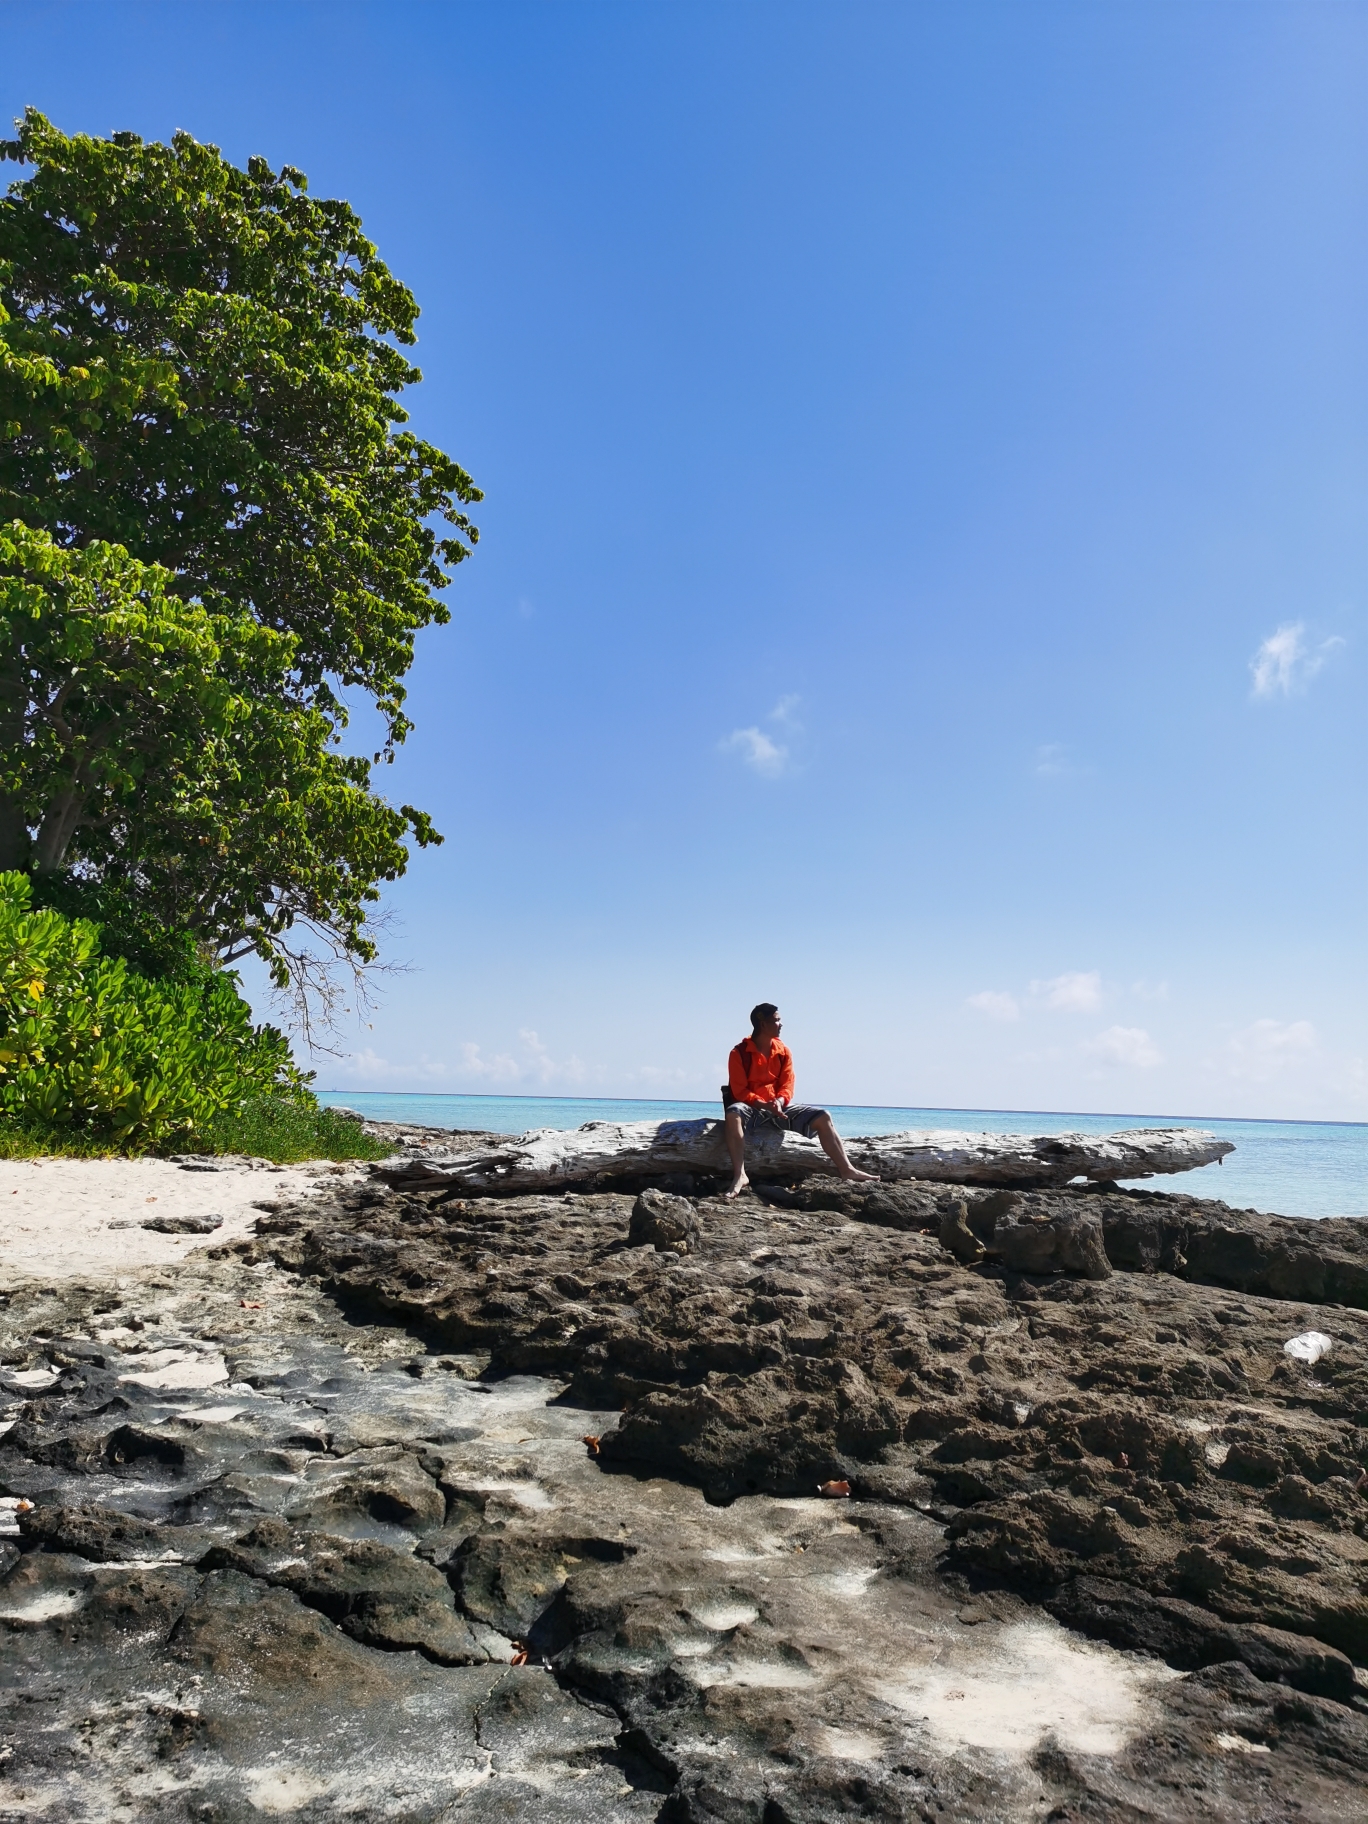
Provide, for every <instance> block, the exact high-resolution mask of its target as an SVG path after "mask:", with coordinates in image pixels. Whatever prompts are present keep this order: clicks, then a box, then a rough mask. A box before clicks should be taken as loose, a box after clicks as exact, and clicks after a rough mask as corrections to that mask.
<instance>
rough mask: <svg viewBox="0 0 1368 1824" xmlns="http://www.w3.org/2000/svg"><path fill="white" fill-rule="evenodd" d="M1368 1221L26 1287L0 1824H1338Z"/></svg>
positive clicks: (863, 1198)
mask: <svg viewBox="0 0 1368 1824" xmlns="http://www.w3.org/2000/svg"><path fill="white" fill-rule="evenodd" d="M681 1206H682V1207H681ZM1364 1226H1365V1225H1359V1224H1355V1223H1351V1222H1347V1221H1346V1222H1338V1223H1330V1222H1327V1223H1310V1222H1308V1223H1290V1222H1284V1221H1283V1219H1280V1218H1269V1217H1254V1216H1251V1215H1248V1214H1243V1213H1238V1212H1233V1211H1230V1210H1227V1209H1225V1207H1224V1206H1222V1205H1212V1204H1209V1203H1206V1204H1203V1203H1200V1202H1198V1201H1197V1200H1194V1199H1191V1198H1183V1197H1174V1196H1156V1195H1153V1194H1138V1193H1123V1192H1119V1191H1102V1192H1098V1191H1086V1192H1050V1193H1009V1194H1004V1195H1002V1196H996V1197H985V1196H983V1195H982V1194H981V1193H975V1192H973V1191H968V1190H965V1189H963V1188H956V1187H949V1188H948V1189H947V1187H943V1186H937V1187H917V1186H910V1185H899V1186H875V1187H872V1188H866V1187H850V1186H843V1185H840V1184H820V1185H817V1186H812V1187H808V1188H805V1189H802V1190H798V1191H788V1190H786V1189H783V1188H782V1187H771V1188H770V1189H769V1191H768V1192H767V1193H766V1200H762V1199H761V1198H759V1197H754V1196H747V1197H744V1198H742V1199H741V1200H740V1201H739V1202H738V1203H736V1204H734V1205H726V1204H722V1203H713V1202H709V1201H706V1200H704V1201H702V1202H696V1201H689V1200H685V1199H682V1198H679V1197H678V1196H674V1195H668V1194H666V1195H660V1194H656V1195H653V1196H652V1197H651V1198H650V1199H645V1198H641V1199H637V1200H636V1201H634V1200H633V1198H632V1197H631V1196H630V1195H568V1196H558V1197H556V1198H554V1199H551V1198H524V1199H505V1200H502V1201H498V1202H495V1201H490V1200H477V1201H470V1202H463V1201H460V1200H452V1199H449V1198H448V1199H445V1200H444V1199H443V1197H442V1195H441V1194H440V1193H433V1194H428V1195H418V1194H412V1193H402V1194H396V1193H392V1192H389V1191H386V1190H385V1189H383V1188H382V1187H381V1186H379V1185H376V1186H365V1187H362V1188H361V1189H360V1190H355V1191H350V1192H344V1193H342V1194H339V1195H338V1196H337V1197H335V1198H334V1199H333V1200H332V1202H331V1203H330V1204H329V1205H328V1206H326V1207H322V1208H320V1206H319V1204H318V1202H317V1200H311V1201H310V1203H309V1204H308V1205H307V1206H300V1208H299V1209H298V1210H294V1209H292V1208H290V1207H287V1206H276V1207H275V1208H274V1209H273V1210H272V1211H270V1212H269V1213H267V1214H265V1215H263V1217H262V1219H261V1221H260V1223H259V1225H258V1229H259V1233H258V1238H257V1239H256V1240H255V1241H254V1242H249V1243H246V1244H233V1245H231V1246H221V1247H219V1248H212V1247H211V1248H210V1249H209V1251H208V1252H207V1253H201V1254H199V1255H197V1256H193V1257H192V1258H191V1260H190V1261H189V1262H187V1263H186V1264H185V1265H184V1266H182V1267H180V1268H178V1269H176V1271H175V1272H174V1273H171V1272H162V1273H159V1274H144V1275H141V1276H135V1277H131V1278H130V1279H129V1280H128V1281H127V1282H126V1283H124V1284H122V1285H120V1286H118V1287H111V1286H107V1285H89V1286H80V1285H69V1286H56V1287H38V1286H30V1287H22V1288H20V1287H16V1288H13V1289H12V1295H11V1298H10V1301H9V1304H8V1307H7V1309H5V1310H4V1311H3V1312H0V1398H2V1399H3V1402H4V1406H3V1411H2V1412H0V1423H4V1424H6V1425H7V1427H8V1429H7V1430H6V1431H5V1434H4V1435H3V1437H0V1495H3V1497H4V1507H3V1508H0V1516H3V1515H4V1514H9V1515H11V1516H12V1519H11V1521H10V1523H9V1533H8V1536H7V1537H3V1538H0V1572H3V1581H0V1643H3V1652H2V1653H0V1678H3V1689H2V1690H0V1702H2V1704H3V1719H2V1721H3V1735H4V1748H3V1750H0V1753H3V1756H4V1758H3V1761H0V1820H6V1821H7V1820H9V1819H11V1818H15V1819H17V1818H19V1817H25V1818H27V1817H29V1816H32V1815H40V1816H41V1815H45V1816H48V1817H53V1818H62V1819H67V1818H71V1819H77V1820H86V1819H97V1818H98V1819H105V1818H109V1819H114V1818H119V1819H130V1820H131V1819H139V1820H140V1819H143V1818H150V1819H158V1820H161V1819H165V1820H176V1821H179V1820H182V1819H184V1820H190V1819H215V1820H238V1819H243V1820H245V1819H248V1818H251V1819H256V1818H259V1817H261V1816H263V1815H290V1816H292V1817H297V1818H300V1819H321V1818H342V1817H347V1818H361V1819H376V1820H379V1819H382V1818H383V1819H386V1820H389V1819H394V1820H400V1821H407V1820H410V1819H411V1820H415V1821H416V1820H427V1819H448V1820H460V1819H465V1818H470V1819H475V1820H484V1819H491V1820H492V1819H494V1818H505V1819H518V1820H524V1819H525V1820H527V1821H528V1824H532V1821H533V1820H536V1821H537V1824H540V1821H541V1820H543V1819H546V1820H551V1821H553V1824H554V1821H556V1820H561V1819H564V1820H572V1819H573V1820H597V1819H604V1820H606V1819H625V1820H631V1819H633V1818H640V1819H655V1818H660V1819H662V1820H714V1819H715V1820H724V1819H725V1820H729V1821H730V1820H753V1821H754V1824H782V1821H784V1820H792V1821H794V1824H796V1821H798V1820H803V1821H804V1824H807V1821H809V1820H810V1821H811V1824H826V1821H827V1820H831V1819H836V1818H842V1817H850V1818H870V1819H889V1820H894V1819H898V1820H901V1819H928V1820H930V1819H940V1818H949V1817H955V1818H963V1819H983V1820H1015V1819H1018V1818H1020V1819H1028V1818H1029V1819H1046V1818H1051V1819H1055V1820H1060V1821H1061V1824H1062V1821H1063V1820H1075V1819H1076V1820H1083V1819H1098V1820H1111V1819H1128V1820H1130V1819H1134V1820H1140V1819H1154V1820H1165V1821H1175V1824H1176V1821H1186V1820H1198V1819H1202V1820H1206V1819H1220V1820H1230V1821H1231V1824H1234V1821H1235V1820H1241V1821H1243V1820H1267V1821H1268V1824H1273V1821H1274V1820H1279V1821H1282V1820H1286V1819H1289V1818H1297V1819H1303V1820H1317V1819H1327V1820H1328V1819H1353V1818H1358V1817H1360V1816H1362V1805H1363V1801H1362V1791H1363V1785H1364V1781H1365V1777H1368V1701H1365V1700H1366V1698H1368V1692H1366V1691H1365V1687H1364V1683H1363V1675H1362V1674H1361V1673H1360V1672H1359V1671H1358V1669H1357V1668H1358V1667H1360V1666H1362V1665H1364V1664H1365V1663H1368V1597H1366V1596H1365V1589H1366V1588H1368V1498H1365V1494H1364V1492H1363V1486H1368V1477H1366V1476H1365V1475H1364V1465H1365V1464H1366V1463H1368V1319H1366V1318H1364V1317H1363V1316H1361V1315H1360V1313H1359V1311H1358V1310H1356V1309H1351V1308H1349V1305H1350V1302H1351V1301H1350V1298H1349V1297H1348V1294H1349V1293H1350V1292H1351V1291H1352V1290H1353V1288H1354V1287H1355V1286H1356V1285H1357V1283H1358V1282H1357V1281H1356V1280H1355V1279H1354V1274H1355V1273H1356V1272H1361V1271H1364V1270H1365V1268H1368V1248H1365V1247H1364V1245H1363V1239H1362V1230H1363V1227H1364ZM676 1229H678V1230H679V1231H680V1232H679V1233H675V1232H674V1231H675V1230H676ZM667 1231H668V1232H667ZM943 1233H944V1234H946V1235H947V1236H953V1237H955V1238H957V1240H958V1243H959V1246H960V1248H962V1250H963V1251H964V1252H965V1253H966V1254H967V1255H969V1256H970V1257H971V1259H970V1264H962V1263H961V1261H960V1260H959V1259H957V1258H956V1256H955V1253H953V1252H950V1251H948V1250H947V1247H944V1246H942V1243H941V1236H942V1234H943ZM662 1243H663V1248H662ZM970 1244H972V1246H971V1245H970ZM681 1245H683V1247H685V1248H686V1249H687V1250H689V1251H687V1252H676V1251H675V1249H676V1248H678V1247H680V1246H681ZM1099 1246H1100V1247H1101V1248H1102V1249H1103V1250H1104V1252H1103V1255H1102V1258H1101V1260H1100V1261H1099V1259H1098V1254H1097V1249H1098V1247H1099ZM975 1250H981V1253H977V1254H976V1253H975ZM1023 1261H1024V1262H1026V1263H1027V1266H1028V1267H1030V1268H1034V1269H1035V1270H1026V1269H1025V1268H1023V1266H1022V1265H1021V1264H1020V1263H1022V1262H1023ZM1202 1280H1205V1283H1200V1282H1201V1281H1202ZM1332 1294H1334V1295H1335V1299H1336V1302H1325V1301H1327V1300H1328V1299H1330V1297H1331V1295H1332ZM1313 1301H1315V1302H1313ZM1309 1329H1315V1330H1318V1331H1321V1332H1324V1333H1325V1334H1326V1335H1328V1336H1329V1337H1330V1338H1331V1339H1332V1347H1331V1350H1330V1353H1329V1354H1328V1356H1326V1357H1325V1358H1324V1359H1323V1360H1321V1361H1319V1362H1317V1363H1316V1364H1315V1365H1314V1367H1309V1366H1308V1365H1307V1364H1306V1363H1304V1362H1299V1361H1297V1360H1295V1359H1294V1358H1292V1357H1289V1356H1288V1355H1287V1354H1286V1352H1285V1350H1284V1347H1283V1345H1284V1343H1285V1342H1286V1341H1287V1340H1288V1339H1289V1338H1290V1337H1292V1336H1294V1335H1296V1334H1298V1333H1300V1332H1304V1331H1306V1330H1309ZM842 1483H844V1484H847V1485H848V1486H849V1489H850V1496H849V1498H839V1497H836V1498H827V1497H824V1496H823V1495H821V1494H819V1492H818V1491H819V1487H820V1486H821V1485H823V1484H836V1485H839V1484H842ZM1361 1485H1363V1486H1361ZM0 1532H3V1524H0ZM524 1656H525V1657H524ZM514 1661H519V1662H521V1663H516V1664H515V1663H513V1662H514Z"/></svg>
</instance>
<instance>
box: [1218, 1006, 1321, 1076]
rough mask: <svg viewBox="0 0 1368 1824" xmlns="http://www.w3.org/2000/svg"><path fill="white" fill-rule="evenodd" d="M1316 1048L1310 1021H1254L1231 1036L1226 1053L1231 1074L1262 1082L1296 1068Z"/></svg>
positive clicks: (1314, 1033) (1314, 1032) (1313, 1028)
mask: <svg viewBox="0 0 1368 1824" xmlns="http://www.w3.org/2000/svg"><path fill="white" fill-rule="evenodd" d="M1315 1049H1316V1029H1315V1027H1314V1026H1313V1025H1312V1024H1311V1022H1310V1020H1289V1021H1286V1022H1283V1021H1281V1020H1255V1021H1253V1023H1252V1024H1251V1025H1248V1026H1246V1027H1244V1029H1243V1030H1242V1031H1240V1032H1237V1033H1235V1034H1234V1035H1233V1036H1232V1038H1231V1040H1230V1043H1229V1046H1228V1047H1227V1056H1228V1059H1229V1064H1230V1071H1231V1074H1232V1076H1236V1077H1244V1078H1246V1079H1250V1080H1252V1081H1254V1082H1256V1083H1262V1082H1267V1080H1268V1079H1269V1078H1270V1077H1276V1076H1281V1075H1282V1073H1283V1072H1284V1071H1286V1070H1294V1069H1296V1067H1297V1066H1298V1065H1299V1064H1303V1063H1305V1062H1306V1060H1307V1059H1308V1058H1309V1057H1310V1056H1311V1054H1312V1053H1313V1052H1314V1051H1315Z"/></svg>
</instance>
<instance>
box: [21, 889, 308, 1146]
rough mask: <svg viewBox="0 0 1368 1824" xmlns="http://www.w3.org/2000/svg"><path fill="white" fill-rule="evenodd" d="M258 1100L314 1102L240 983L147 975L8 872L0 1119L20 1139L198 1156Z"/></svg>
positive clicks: (208, 975) (187, 966)
mask: <svg viewBox="0 0 1368 1824" xmlns="http://www.w3.org/2000/svg"><path fill="white" fill-rule="evenodd" d="M262 1096H274V1097H277V1098H281V1099H284V1100H287V1101H288V1100H292V1099H293V1100H296V1101H299V1102H301V1103H302V1104H303V1105H304V1106H306V1107H307V1106H312V1105H313V1097H312V1096H311V1095H310V1094H309V1092H308V1090H307V1088H306V1086H305V1081H304V1079H303V1078H302V1077H301V1075H300V1073H299V1072H298V1070H297V1069H296V1068H295V1066H294V1064H293V1062H292V1060H291V1057H290V1047H289V1043H288V1041H287V1040H286V1038H285V1036H284V1035H283V1034H282V1033H280V1032H278V1031H276V1029H275V1028H274V1027H272V1026H259V1027H254V1026H253V1025H252V1015H251V1009H250V1008H249V1007H248V1005H247V1003H246V1001H244V1000H243V998H242V996H241V995H240V994H239V993H238V989H237V978H236V977H235V976H233V975H231V974H228V973H225V972H224V971H221V970H216V969H213V968H211V967H210V966H209V965H208V964H206V963H201V962H197V961H191V960H189V959H188V958H187V959H185V960H183V961H182V963H181V965H180V967H179V969H178V972H177V973H176V974H175V975H174V976H168V977H166V978H165V979H162V980H151V979H149V978H147V977H145V976H141V975H138V974H136V973H135V972H134V971H133V970H132V969H130V968H129V967H128V964H127V962H126V961H125V960H124V959H123V958H122V957H107V956H102V955H101V954H100V933H99V927H98V926H96V925H94V924H92V923H91V922H90V921H89V920H87V919H83V918H68V917H66V916H65V915H64V914H63V913H61V912H58V911H56V910H53V909H50V908H49V909H46V910H42V911H34V910H32V894H31V888H30V883H29V880H28V877H27V876H26V875H24V874H17V873H10V874H0V1117H3V1118H5V1119H6V1121H7V1123H8V1125H9V1126H10V1128H11V1129H12V1130H13V1133H14V1134H26V1135H28V1136H31V1137H33V1138H35V1139H39V1138H46V1137H49V1136H51V1137H53V1138H54V1139H56V1138H58V1137H62V1138H64V1139H65V1140H66V1141H67V1142H68V1144H69V1145H74V1146H76V1147H79V1148H80V1150H85V1149H86V1148H89V1149H91V1150H100V1149H101V1148H102V1147H103V1148H110V1147H116V1148H119V1149H121V1150H123V1151H129V1152H133V1151H146V1150H148V1149H150V1148H159V1149H162V1150H168V1149H170V1148H172V1147H183V1148H184V1149H185V1150H187V1151H189V1150H196V1149H197V1148H198V1147H199V1146H200V1145H201V1144H202V1143H203V1138H204V1136H206V1135H207V1132H208V1130H209V1128H210V1127H211V1125H212V1123H213V1122H214V1120H215V1119H216V1118H218V1117H222V1116H225V1115H229V1114H232V1113H234V1112H235V1111H238V1110H240V1109H242V1108H243V1106H244V1105H245V1104H246V1103H247V1102H248V1101H249V1100H250V1099H252V1098H257V1097H262ZM12 1143H13V1144H16V1145H17V1144H19V1141H18V1140H17V1139H14V1140H12Z"/></svg>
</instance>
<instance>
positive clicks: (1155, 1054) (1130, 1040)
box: [1086, 1026, 1164, 1070]
mask: <svg viewBox="0 0 1368 1824" xmlns="http://www.w3.org/2000/svg"><path fill="white" fill-rule="evenodd" d="M1086 1050H1087V1051H1088V1052H1089V1053H1090V1054H1091V1056H1093V1057H1094V1058H1096V1059H1097V1060H1098V1061H1099V1062H1100V1063H1102V1064H1117V1065H1129V1066H1132V1067H1133V1068H1136V1069H1139V1070H1152V1069H1153V1067H1154V1066H1155V1065H1156V1064H1162V1063H1163V1061H1164V1060H1163V1056H1162V1054H1161V1053H1160V1051H1159V1048H1158V1046H1157V1045H1156V1044H1155V1043H1154V1040H1153V1039H1152V1038H1151V1037H1150V1035H1149V1034H1148V1033H1147V1032H1146V1031H1145V1029H1144V1027H1143V1026H1108V1028H1107V1030H1106V1031H1105V1032H1099V1033H1098V1035H1097V1037H1096V1038H1095V1039H1090V1040H1089V1041H1088V1044H1087V1046H1086Z"/></svg>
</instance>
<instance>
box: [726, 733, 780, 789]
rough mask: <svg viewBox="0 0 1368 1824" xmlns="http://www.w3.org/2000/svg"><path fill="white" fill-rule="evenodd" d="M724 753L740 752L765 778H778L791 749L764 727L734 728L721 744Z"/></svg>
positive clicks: (748, 763) (747, 763)
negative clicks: (773, 739)
mask: <svg viewBox="0 0 1368 1824" xmlns="http://www.w3.org/2000/svg"><path fill="white" fill-rule="evenodd" d="M720 745H721V748H722V752H723V753H724V754H736V753H739V754H740V756H741V758H742V759H743V760H744V761H745V763H746V765H747V766H749V767H752V768H754V770H755V771H756V772H757V773H759V774H760V776H761V778H763V779H777V778H778V777H779V775H780V774H781V773H782V772H783V770H784V768H785V767H786V766H787V765H788V757H789V751H788V749H787V748H786V747H783V746H781V744H780V743H779V742H778V741H771V740H770V738H769V736H768V735H767V734H765V733H764V731H763V730H762V729H758V728H734V729H733V730H732V732H731V733H730V734H729V735H728V736H727V738H726V740H725V741H723V742H722V743H721V744H720Z"/></svg>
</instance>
